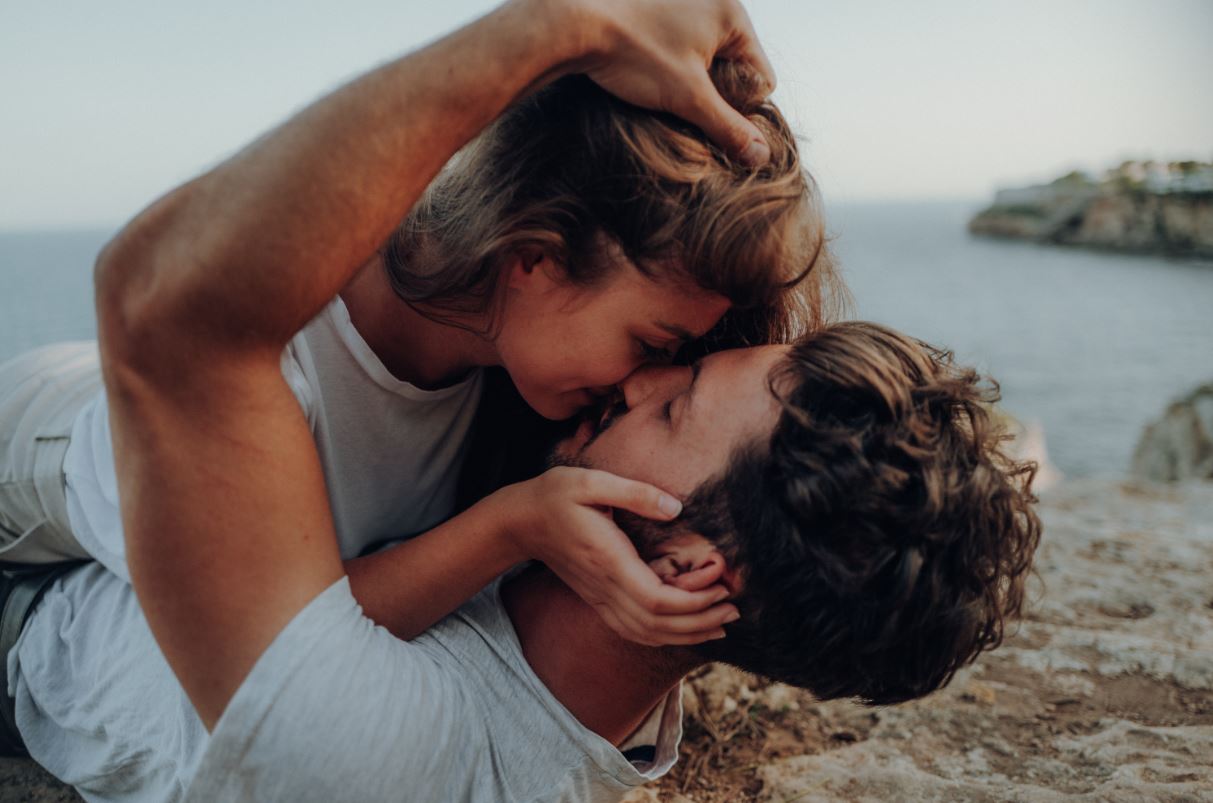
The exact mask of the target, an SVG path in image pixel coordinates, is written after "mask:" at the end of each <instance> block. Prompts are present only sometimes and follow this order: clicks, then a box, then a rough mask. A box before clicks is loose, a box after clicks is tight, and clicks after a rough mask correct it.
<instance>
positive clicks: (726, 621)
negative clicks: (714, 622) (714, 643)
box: [724, 611, 741, 625]
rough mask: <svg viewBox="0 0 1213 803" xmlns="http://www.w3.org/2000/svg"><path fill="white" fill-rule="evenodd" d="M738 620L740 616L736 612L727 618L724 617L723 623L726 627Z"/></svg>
mask: <svg viewBox="0 0 1213 803" xmlns="http://www.w3.org/2000/svg"><path fill="white" fill-rule="evenodd" d="M740 618H741V614H740V613H738V612H737V611H733V612H732V613H730V614H729V615H728V616H727V617H725V620H724V623H725V624H726V625H727V624H728V623H729V622H736V621H737V620H738V619H740Z"/></svg>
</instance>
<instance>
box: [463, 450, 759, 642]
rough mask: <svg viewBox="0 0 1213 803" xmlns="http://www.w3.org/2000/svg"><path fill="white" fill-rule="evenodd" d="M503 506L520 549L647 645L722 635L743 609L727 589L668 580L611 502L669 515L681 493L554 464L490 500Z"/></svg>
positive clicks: (622, 632)
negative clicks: (645, 557)
mask: <svg viewBox="0 0 1213 803" xmlns="http://www.w3.org/2000/svg"><path fill="white" fill-rule="evenodd" d="M485 501H486V502H490V503H493V504H499V505H501V506H502V508H501V509H502V514H503V516H504V517H505V519H506V520H507V521H509V522H510V523H511V524H510V526H509V528H508V531H509V535H510V537H511V539H512V540H513V541H514V542H516V543H517V544H518V548H519V550H520V551H521V552H522V554H524V555H526V556H528V557H530V558H534V559H536V560H541V561H543V562H544V563H545V564H546V565H547V566H548V568H550V569H551V570H552V571H554V572H555V573H556V574H557V575H558V576H559V577H560V579H561V580H563V581H564V582H565V583H566V584H567V585H568V586H569V587H570V588H572V589H573V590H574V591H575V592H577V594H578V595H579V596H580V597H581V598H582V599H584V600H585V601H586V602H587V603H589V604H590V605H591V606H593V608H594V610H596V611H597V612H598V614H599V615H600V616H601V617H602V618H603V621H605V622H606V623H607V625H608V626H609V627H610V628H611V629H612V630H614V631H615V632H616V633H618V634H619V635H621V636H623V637H624V638H626V639H629V640H630V641H635V642H637V643H639V644H646V645H649V646H662V645H667V644H681V645H687V644H698V643H700V642H703V641H708V640H710V639H714V638H721V637H723V636H724V630H723V629H722V627H723V625H725V624H726V623H728V622H730V621H732V620H733V619H735V618H736V615H737V609H736V608H735V607H734V606H733V605H730V604H722V603H723V600H724V599H725V598H726V597H727V596H728V595H729V592H728V589H726V588H725V587H724V586H721V585H712V586H710V587H708V588H705V589H702V590H696V591H685V590H683V589H681V588H678V587H676V586H674V585H667V584H665V583H663V582H662V581H661V578H659V577H658V576H657V574H656V573H655V572H654V571H653V570H652V569H650V568H649V566H648V565H647V564H645V563H644V561H642V560H641V559H640V556H639V555H637V554H636V550H635V548H633V546H632V544H631V542H630V541H629V540H628V537H627V536H626V535H624V534H623V532H622V531H621V530H620V529H619V528H618V527H617V526H615V523H614V522H613V521H612V520H611V516H610V513H609V510H608V509H609V508H620V509H624V510H629V511H631V512H632V513H635V514H637V515H639V516H644V517H645V518H650V519H655V520H658V521H667V520H669V519H672V518H674V517H675V516H677V515H678V512H679V509H680V505H679V503H678V501H677V500H676V499H674V498H673V497H671V496H670V495H669V494H666V493H665V492H664V491H661V490H660V489H658V488H655V487H653V486H652V485H649V484H647V483H643V482H636V481H635V480H629V479H624V478H623V477H619V476H617V475H615V474H611V473H609V472H606V471H596V470H593V469H584V468H566V467H560V468H554V469H551V470H549V471H547V472H546V473H544V474H542V475H540V476H539V477H536V478H535V479H533V480H528V481H527V482H522V483H518V484H517V485H511V486H507V487H506V488H502V489H501V490H499V491H497V492H496V493H495V494H493V495H492V496H490V497H489V498H488V499H486V500H485Z"/></svg>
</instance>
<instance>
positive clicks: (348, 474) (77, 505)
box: [63, 298, 483, 581]
mask: <svg viewBox="0 0 1213 803" xmlns="http://www.w3.org/2000/svg"><path fill="white" fill-rule="evenodd" d="M282 373H283V376H284V377H285V378H286V381H287V383H288V384H289V385H290V387H291V389H292V390H293V391H294V393H295V396H296V398H298V399H299V404H300V405H301V406H302V407H303V411H304V413H305V414H306V416H307V420H308V424H309V425H310V426H311V429H312V434H313V436H314V437H315V439H316V446H317V448H318V449H319V452H320V462H321V465H322V466H323V468H324V479H325V482H326V484H327V486H328V491H329V499H330V502H331V505H332V510H333V519H334V523H335V524H336V526H337V539H338V541H339V543H340V548H341V557H342V558H344V559H349V558H354V557H357V556H358V555H360V554H361V553H362V552H363V550H364V549H366V548H367V547H368V546H369V545H371V544H375V543H377V542H380V541H384V540H387V539H395V538H400V537H402V536H410V535H416V534H418V533H421V532H424V531H426V530H428V529H430V528H432V527H434V526H435V525H437V524H439V523H440V522H442V521H443V520H444V519H446V518H447V517H448V516H450V515H451V513H452V512H453V511H454V504H455V492H456V484H457V482H458V478H459V471H460V468H461V467H462V464H463V457H464V454H465V452H466V451H467V441H468V432H469V430H470V429H471V426H472V421H473V419H474V418H475V415H476V407H477V405H478V404H479V402H480V394H481V388H482V385H483V381H482V377H483V372H482V371H479V370H477V371H473V372H472V374H471V375H470V376H468V378H467V379H465V380H463V381H462V382H459V383H458V384H455V385H452V386H450V387H447V388H442V389H440V390H432V391H428V390H421V389H420V388H417V387H416V386H414V385H412V384H409V383H408V382H403V381H401V380H399V379H397V378H396V377H394V376H392V374H391V373H390V372H389V371H388V370H387V368H386V367H384V365H383V363H382V362H381V361H380V360H379V358H378V357H377V356H375V353H374V352H373V351H372V350H371V348H370V346H368V345H367V343H366V341H365V340H363V339H362V336H361V335H360V334H359V333H358V331H357V330H356V329H355V328H354V325H353V323H352V322H351V321H350V315H349V311H348V310H347V309H346V307H345V303H344V302H343V301H342V300H341V299H340V298H335V299H334V300H333V301H332V302H331V303H330V304H329V305H328V306H327V307H325V309H324V311H323V312H321V313H320V314H319V315H317V316H316V317H315V318H314V319H313V320H312V321H311V322H310V323H308V325H307V326H306V327H304V329H303V330H302V331H300V332H299V334H297V335H295V337H294V339H293V340H292V341H291V342H290V344H289V345H288V347H287V348H286V350H285V351H284V352H283V355H282ZM63 470H64V474H65V475H66V480H67V510H68V518H69V520H70V521H71V525H72V531H73V533H74V534H75V535H76V538H77V540H78V541H79V542H80V545H81V546H82V547H84V549H85V550H86V551H87V552H88V553H89V554H90V555H92V556H93V557H95V558H96V559H97V560H98V561H100V562H101V563H102V564H103V565H105V566H106V567H107V568H108V569H110V571H112V572H114V573H115V574H117V575H119V576H120V577H123V578H125V579H127V580H128V581H129V579H130V574H129V571H128V570H127V566H126V545H125V541H124V539H123V533H122V518H121V514H120V511H119V508H118V480H117V477H116V476H115V474H114V452H113V445H112V441H111V440H110V428H109V411H108V408H107V404H106V399H105V393H104V391H103V390H102V391H100V392H99V393H98V395H97V398H95V399H94V400H93V401H92V402H90V403H89V404H88V405H86V406H85V407H84V409H82V410H81V411H80V413H79V415H78V416H77V417H76V421H75V424H74V426H73V427H72V437H71V443H70V445H69V446H68V450H67V454H66V455H65V456H64V460H63Z"/></svg>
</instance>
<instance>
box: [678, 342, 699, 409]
mask: <svg viewBox="0 0 1213 803" xmlns="http://www.w3.org/2000/svg"><path fill="white" fill-rule="evenodd" d="M701 370H703V358H700V359H698V360H695V362H693V363H691V385H690V387H688V388H687V400H686V403H685V404H683V405H682V413H683V415H682V416H679V418H678V420H679V422H680V423H681V421H682V418H683V417H684V416H685V415H686V413H687V412H688V411H689V410H690V409H691V405H692V404H694V403H695V383H696V382H698V381H699V372H700V371H701Z"/></svg>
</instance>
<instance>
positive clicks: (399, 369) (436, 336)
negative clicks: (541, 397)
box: [341, 257, 499, 390]
mask: <svg viewBox="0 0 1213 803" xmlns="http://www.w3.org/2000/svg"><path fill="white" fill-rule="evenodd" d="M341 300H342V301H344V302H345V306H346V308H347V309H348V310H349V313H350V320H351V321H352V322H353V324H354V328H355V329H357V330H358V334H360V335H362V339H363V340H365V341H366V343H367V345H368V346H370V347H371V350H372V351H373V352H375V356H377V357H378V358H379V359H380V361H382V362H383V365H384V367H386V368H387V369H388V371H390V372H391V373H392V375H393V376H395V377H396V378H397V379H400V380H403V381H405V382H409V383H411V384H413V385H416V386H417V387H419V388H422V389H425V390H435V389H437V388H442V387H446V386H448V385H452V384H454V383H456V382H458V381H460V380H461V379H463V378H464V377H465V376H467V373H468V372H469V371H471V370H472V369H473V368H477V367H480V366H486V365H496V364H498V362H499V361H498V358H497V352H496V349H495V348H494V347H493V343H492V341H491V340H489V339H488V338H486V337H485V336H483V335H481V334H478V332H480V331H481V330H482V327H483V326H484V321H483V320H482V318H481V317H475V316H464V317H461V318H459V319H458V321H457V323H459V324H462V325H452V324H448V323H439V322H437V321H434V320H431V319H430V318H427V317H426V316H424V315H422V314H421V313H420V312H418V311H417V310H416V309H414V308H413V307H412V306H410V305H409V304H407V303H405V302H404V301H402V300H401V299H400V297H399V296H397V295H396V293H395V291H394V290H393V289H392V285H391V282H389V281H388V277H387V273H386V272H385V271H384V269H383V263H382V262H381V260H380V259H379V257H375V259H373V260H372V261H371V262H368V263H367V264H366V265H365V266H363V268H362V269H361V270H359V271H358V273H357V274H356V275H355V276H354V279H353V281H351V282H350V283H349V284H348V285H346V286H345V288H344V289H343V290H342V291H341ZM463 325H466V327H467V328H464V327H463Z"/></svg>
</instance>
